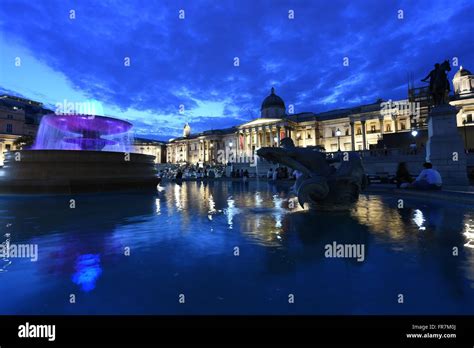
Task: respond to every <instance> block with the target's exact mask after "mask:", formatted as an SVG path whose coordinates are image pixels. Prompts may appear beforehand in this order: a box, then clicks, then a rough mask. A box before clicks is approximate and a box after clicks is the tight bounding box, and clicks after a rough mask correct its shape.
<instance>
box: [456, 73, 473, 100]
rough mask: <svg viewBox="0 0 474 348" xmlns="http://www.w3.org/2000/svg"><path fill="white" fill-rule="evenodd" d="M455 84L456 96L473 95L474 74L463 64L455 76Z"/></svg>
mask: <svg viewBox="0 0 474 348" xmlns="http://www.w3.org/2000/svg"><path fill="white" fill-rule="evenodd" d="M453 86H454V95H455V96H456V97H461V98H462V97H466V96H471V95H472V94H473V93H474V75H472V73H471V72H470V71H469V70H467V69H464V68H463V67H462V66H461V67H460V68H459V70H458V72H456V74H455V75H454V77H453Z"/></svg>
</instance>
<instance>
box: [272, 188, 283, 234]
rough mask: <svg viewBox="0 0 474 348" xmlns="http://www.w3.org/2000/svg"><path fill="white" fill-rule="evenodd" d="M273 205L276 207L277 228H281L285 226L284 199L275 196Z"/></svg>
mask: <svg viewBox="0 0 474 348" xmlns="http://www.w3.org/2000/svg"><path fill="white" fill-rule="evenodd" d="M273 204H274V205H275V210H276V211H275V213H274V214H273V215H274V216H275V227H276V228H281V227H282V226H283V225H282V223H281V218H282V215H283V214H282V211H283V199H282V198H280V197H278V195H273Z"/></svg>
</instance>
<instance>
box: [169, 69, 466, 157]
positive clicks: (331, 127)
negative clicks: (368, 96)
mask: <svg viewBox="0 0 474 348" xmlns="http://www.w3.org/2000/svg"><path fill="white" fill-rule="evenodd" d="M453 86H454V96H453V97H451V99H450V103H451V104H452V105H455V106H456V107H457V108H458V109H459V112H458V115H457V124H458V129H459V131H460V135H461V136H462V137H463V138H464V143H465V147H466V149H474V127H473V126H474V122H473V116H474V75H473V74H472V73H471V72H470V71H469V70H466V69H463V68H462V67H461V68H460V69H459V71H457V72H456V74H455V76H454V78H453ZM430 104H431V103H430V101H429V95H428V88H427V87H422V88H409V90H408V98H407V99H404V100H397V101H390V100H389V101H384V100H377V101H376V102H375V103H373V104H368V105H361V106H357V107H352V108H346V109H338V110H332V111H328V112H323V113H317V114H316V113H313V112H302V113H297V114H289V113H287V108H286V106H285V102H284V101H283V99H282V98H281V97H279V96H278V95H277V94H276V93H275V90H274V89H273V88H272V89H271V92H270V95H269V96H267V97H266V98H265V99H264V100H263V103H262V106H261V109H260V112H261V113H260V118H257V119H255V120H252V121H250V122H247V123H244V124H241V125H238V126H235V127H231V128H227V129H219V130H209V131H204V132H202V133H199V134H193V133H192V132H191V128H190V126H189V125H188V124H186V125H185V127H184V131H183V136H182V137H179V138H175V139H171V140H170V141H169V143H168V145H167V149H166V153H167V154H166V161H167V162H168V163H190V164H198V163H199V164H213V163H217V162H218V161H219V160H218V154H219V153H222V152H226V153H235V155H236V157H237V158H239V157H243V156H246V157H251V156H252V154H254V153H255V151H256V150H257V149H258V148H260V147H267V146H279V145H280V141H281V140H282V139H283V138H286V137H290V138H291V139H292V140H293V142H294V144H295V146H300V147H307V146H318V147H320V148H322V149H324V150H325V151H327V152H335V151H338V150H341V151H364V150H372V149H376V148H382V149H383V148H394V147H399V148H401V147H408V146H409V144H410V143H417V144H419V145H422V146H423V143H424V142H426V139H427V117H428V113H429V110H430ZM413 131H416V132H413ZM415 135H416V136H415Z"/></svg>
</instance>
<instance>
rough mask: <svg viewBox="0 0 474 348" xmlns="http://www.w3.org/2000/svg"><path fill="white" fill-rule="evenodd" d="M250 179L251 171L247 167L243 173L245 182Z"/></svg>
mask: <svg viewBox="0 0 474 348" xmlns="http://www.w3.org/2000/svg"><path fill="white" fill-rule="evenodd" d="M248 179H249V171H248V170H247V169H245V171H244V173H243V174H242V180H243V181H244V182H247V181H248Z"/></svg>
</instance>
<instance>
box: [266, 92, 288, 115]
mask: <svg viewBox="0 0 474 348" xmlns="http://www.w3.org/2000/svg"><path fill="white" fill-rule="evenodd" d="M260 111H261V112H260V113H261V117H264V118H272V117H282V116H284V115H285V102H284V101H283V99H281V98H280V97H279V96H277V95H276V94H275V88H273V87H272V90H271V93H270V95H269V96H268V97H266V98H265V99H264V100H263V103H262V107H261V109H260Z"/></svg>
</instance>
